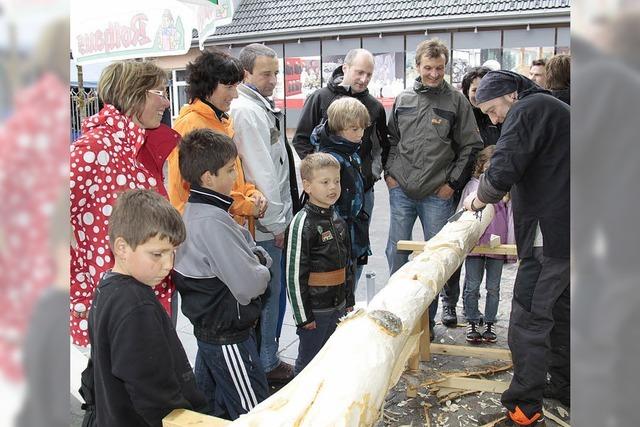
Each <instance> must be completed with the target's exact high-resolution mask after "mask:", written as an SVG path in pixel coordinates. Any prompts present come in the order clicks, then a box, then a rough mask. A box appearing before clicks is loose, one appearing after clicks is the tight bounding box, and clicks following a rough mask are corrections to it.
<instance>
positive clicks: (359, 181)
mask: <svg viewBox="0 0 640 427" xmlns="http://www.w3.org/2000/svg"><path fill="white" fill-rule="evenodd" d="M311 143H312V144H313V146H314V147H316V150H317V151H319V152H322V153H328V154H331V155H332V156H333V157H335V158H336V159H337V160H338V162H340V187H341V192H340V198H339V199H338V201H337V202H336V204H335V205H334V206H335V208H336V210H337V211H338V214H339V215H340V216H341V217H342V219H344V220H345V221H346V223H347V225H348V227H349V234H350V237H351V257H352V258H353V259H357V260H358V264H366V262H367V257H368V256H369V255H371V250H370V246H369V232H368V224H369V215H368V214H367V213H366V212H365V210H364V178H363V174H362V160H361V159H360V156H359V154H358V148H359V144H354V143H352V142H350V141H347V140H346V139H344V138H341V137H339V136H337V135H334V134H331V133H330V132H329V130H328V129H327V127H326V122H322V123H320V124H319V125H318V126H316V128H315V129H314V130H313V133H312V134H311Z"/></svg>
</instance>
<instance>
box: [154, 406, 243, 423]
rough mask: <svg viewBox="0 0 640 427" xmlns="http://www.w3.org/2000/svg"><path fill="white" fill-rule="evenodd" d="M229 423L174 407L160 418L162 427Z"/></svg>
mask: <svg viewBox="0 0 640 427" xmlns="http://www.w3.org/2000/svg"><path fill="white" fill-rule="evenodd" d="M230 424H231V421H229V420H223V419H222V418H216V417H210V416H209V415H204V414H199V413H198V412H193V411H188V410H186V409H174V410H173V411H171V413H170V414H169V415H167V416H166V417H164V419H163V420H162V427H225V426H228V425H230Z"/></svg>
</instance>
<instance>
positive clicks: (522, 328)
mask: <svg viewBox="0 0 640 427" xmlns="http://www.w3.org/2000/svg"><path fill="white" fill-rule="evenodd" d="M476 99H477V101H478V104H479V107H480V109H481V110H482V112H483V113H485V114H487V115H488V116H489V117H490V118H491V121H492V122H493V123H494V124H497V123H502V131H501V134H500V138H499V139H498V143H497V144H496V151H495V153H494V154H493V157H492V158H491V165H490V167H489V169H488V170H487V171H486V172H485V173H484V174H483V175H482V176H481V178H480V185H479V187H478V191H477V194H471V195H469V197H468V198H467V199H465V202H464V205H465V207H466V208H467V209H470V210H474V211H477V210H480V209H482V208H483V207H484V206H485V205H486V204H487V203H495V202H497V201H499V200H500V199H502V197H503V196H504V194H505V193H506V192H508V191H510V192H511V196H512V200H513V212H514V223H515V232H516V243H517V246H518V257H519V258H520V267H519V268H518V274H517V276H516V282H515V285H514V288H513V302H512V309H511V318H510V320H509V348H510V350H511V354H512V358H513V380H512V381H511V384H510V385H509V389H508V390H507V391H505V392H504V393H503V394H502V403H503V405H504V406H505V407H506V408H507V410H508V413H507V419H506V422H507V425H533V424H536V423H543V421H542V398H543V393H545V380H546V373H547V369H548V372H549V374H550V376H551V382H550V384H549V385H548V386H547V388H548V389H551V390H552V391H553V397H556V398H558V399H559V400H561V401H568V400H569V387H570V376H569V367H570V359H569V321H570V306H569V226H570V220H569V212H570V209H569V196H570V194H569V191H570V189H569V170H570V168H569V159H570V158H569V143H570V132H569V125H570V113H569V111H570V110H569V107H568V106H567V105H566V104H564V103H563V102H562V101H559V100H558V99H556V98H554V97H553V96H551V94H550V93H549V92H548V91H546V90H544V89H541V88H540V87H539V86H537V85H535V84H534V83H533V82H532V81H531V80H529V79H527V78H526V77H523V76H521V75H519V74H516V73H513V72H510V71H492V72H490V73H488V74H487V75H486V76H485V77H484V78H483V79H482V80H481V82H480V86H479V87H478V91H477V93H476ZM548 394H549V393H548V390H547V392H546V393H545V395H548ZM509 423H510V424H509Z"/></svg>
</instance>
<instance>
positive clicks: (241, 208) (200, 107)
mask: <svg viewBox="0 0 640 427" xmlns="http://www.w3.org/2000/svg"><path fill="white" fill-rule="evenodd" d="M173 128H174V129H175V130H176V131H177V132H178V133H179V134H180V135H182V136H184V135H186V134H187V133H189V132H190V131H192V130H194V129H201V128H208V129H213V130H215V131H218V132H222V133H224V134H225V135H227V136H228V137H229V138H233V124H232V121H231V118H230V117H229V118H223V119H222V121H221V120H220V119H218V116H217V115H216V113H215V112H214V111H213V109H212V108H211V107H209V106H208V105H207V104H205V103H204V102H202V101H201V100H199V99H196V100H195V101H194V102H192V103H191V104H185V105H184V106H183V107H182V108H181V109H180V114H179V116H178V118H177V119H176V121H175V123H174V124H173ZM167 162H168V165H169V172H168V184H167V192H168V193H169V200H170V201H171V204H172V205H173V206H174V207H175V208H176V209H178V211H180V213H183V212H184V206H185V204H186V203H187V200H188V199H189V183H188V182H186V181H184V180H183V179H182V176H181V175H180V168H179V166H178V147H176V148H175V149H174V150H173V151H172V152H171V154H170V155H169V157H168V159H167ZM236 171H237V173H238V177H237V179H236V182H235V184H234V185H233V189H232V190H231V197H232V198H233V204H232V205H231V209H230V210H229V211H230V213H231V215H233V218H234V219H235V220H236V222H237V223H238V224H240V225H242V226H247V227H248V228H249V230H250V231H251V234H253V232H254V222H255V219H254V217H253V211H254V209H255V204H254V203H253V199H251V197H253V196H255V195H257V194H258V195H261V193H260V192H259V191H258V190H257V189H256V187H255V186H254V185H253V184H250V183H248V182H245V180H244V172H243V170H242V163H241V162H240V157H236Z"/></svg>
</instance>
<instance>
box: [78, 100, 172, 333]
mask: <svg viewBox="0 0 640 427" xmlns="http://www.w3.org/2000/svg"><path fill="white" fill-rule="evenodd" d="M144 138H145V131H144V129H142V128H140V127H139V126H137V125H136V124H135V123H133V122H132V121H131V120H130V119H129V118H127V117H126V116H123V115H122V114H120V112H118V110H116V109H115V108H114V107H113V106H111V105H106V106H105V107H104V108H103V109H102V110H101V111H100V113H99V114H97V115H95V116H92V117H90V118H88V119H87V120H86V121H85V123H84V126H83V135H82V137H80V138H79V139H78V140H77V141H76V142H75V143H74V144H73V145H72V146H71V162H70V164H71V196H70V197H71V225H72V228H73V232H74V235H75V237H76V241H77V243H78V247H77V249H76V250H75V251H72V259H71V278H72V280H71V292H70V295H71V307H75V310H72V312H71V316H70V320H71V335H72V338H73V342H74V344H77V345H87V344H88V342H89V340H88V336H87V333H86V331H87V323H86V321H85V319H86V316H87V312H88V307H90V306H91V300H92V297H93V291H94V288H95V287H96V286H97V285H98V283H99V281H100V278H101V277H102V274H103V273H104V272H105V271H107V270H109V269H110V268H111V267H112V266H113V258H112V257H111V256H110V254H111V249H110V248H109V240H108V236H107V230H108V227H107V226H108V220H109V216H110V215H111V212H112V210H113V203H115V199H116V198H117V194H118V193H120V192H122V191H125V190H128V189H130V188H131V189H134V188H153V187H154V185H152V183H153V184H155V179H154V178H152V177H151V174H150V173H149V172H148V171H147V170H146V169H144V167H143V166H142V165H141V164H140V163H139V162H137V161H136V156H137V153H138V151H139V150H140V148H141V147H142V144H143V143H144ZM97 254H104V255H97ZM81 278H82V279H81ZM155 293H156V295H157V296H158V299H159V301H160V302H161V303H162V305H163V306H164V307H165V309H166V310H167V312H169V313H170V301H171V300H170V298H171V294H172V293H173V285H172V284H171V283H170V282H169V280H167V279H165V281H163V282H162V283H161V284H160V285H158V286H156V287H155ZM80 307H83V308H84V309H85V310H82V311H81V310H78V308H80Z"/></svg>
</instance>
